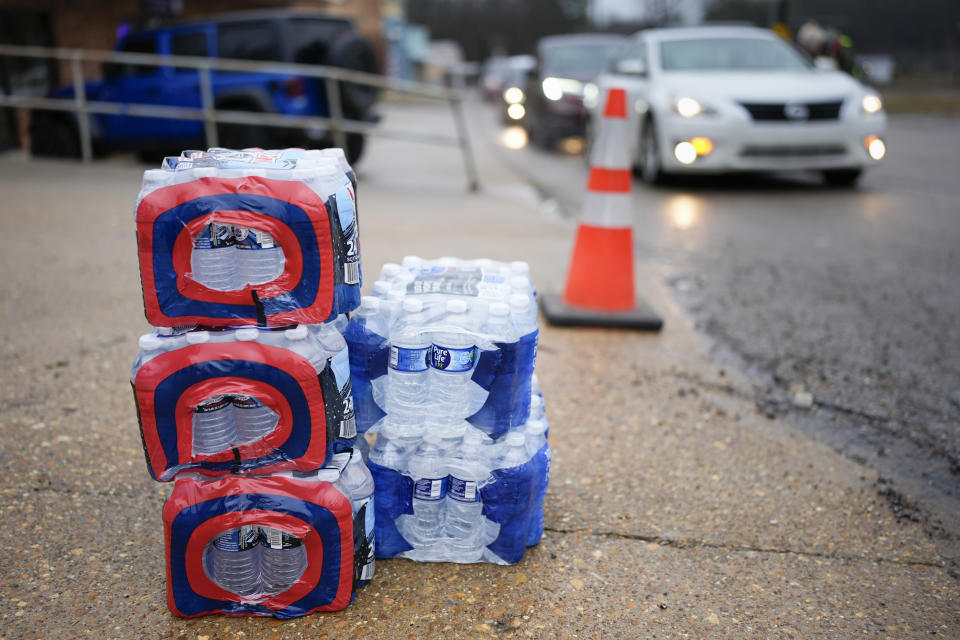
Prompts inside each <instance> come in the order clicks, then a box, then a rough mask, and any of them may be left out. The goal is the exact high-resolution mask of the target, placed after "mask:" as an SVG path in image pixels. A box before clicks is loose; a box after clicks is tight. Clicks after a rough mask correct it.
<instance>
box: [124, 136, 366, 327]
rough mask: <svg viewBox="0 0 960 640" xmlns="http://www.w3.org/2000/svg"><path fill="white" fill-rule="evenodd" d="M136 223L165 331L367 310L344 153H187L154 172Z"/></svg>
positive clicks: (148, 299)
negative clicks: (362, 296) (362, 299)
mask: <svg viewBox="0 0 960 640" xmlns="http://www.w3.org/2000/svg"><path fill="white" fill-rule="evenodd" d="M135 214H136V221H137V243H138V246H139V253H140V275H141V281H142V283H143V292H144V304H145V311H146V315H147V320H148V321H149V322H150V323H151V324H153V325H155V326H178V325H190V324H202V325H208V326H222V325H224V324H232V325H245V324H261V325H265V326H279V325H284V324H292V323H319V322H325V321H328V320H330V319H332V318H334V317H336V316H338V315H340V314H343V313H347V312H349V311H352V310H353V309H355V308H356V307H357V306H358V305H359V303H360V281H361V273H360V244H359V238H358V234H357V217H356V176H355V174H354V172H353V170H352V169H351V168H350V166H349V165H348V164H347V162H346V158H345V157H344V156H343V154H342V152H341V151H340V150H339V149H323V150H318V149H312V150H305V149H283V150H262V149H246V150H241V151H235V150H231V149H220V148H215V149H210V150H208V151H184V152H183V153H182V154H181V155H180V156H179V157H169V158H165V159H164V161H163V164H162V166H161V167H160V168H158V169H150V170H148V171H146V172H145V174H144V179H143V186H142V188H141V190H140V193H139V195H138V198H137V203H136V207H135Z"/></svg>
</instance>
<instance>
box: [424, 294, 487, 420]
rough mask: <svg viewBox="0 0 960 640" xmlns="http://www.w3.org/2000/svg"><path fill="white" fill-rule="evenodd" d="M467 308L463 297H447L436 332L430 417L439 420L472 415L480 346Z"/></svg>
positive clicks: (459, 418) (433, 348)
mask: <svg viewBox="0 0 960 640" xmlns="http://www.w3.org/2000/svg"><path fill="white" fill-rule="evenodd" d="M467 309H468V308H467V303H466V302H465V301H463V300H460V299H458V298H453V299H450V300H448V301H447V303H446V313H445V314H444V316H443V317H442V319H441V320H440V327H439V329H438V330H437V331H436V332H435V333H434V334H433V340H432V342H433V345H432V347H431V353H430V397H431V400H432V402H433V410H432V412H431V415H430V419H431V421H432V422H434V423H436V424H449V423H455V422H460V421H461V420H464V419H465V418H467V417H468V416H469V415H470V413H469V412H470V386H471V384H472V383H471V382H470V377H471V376H472V375H473V367H474V366H475V365H476V362H477V346H476V338H475V336H474V334H473V332H471V331H470V327H469V325H468V322H469V319H470V317H469V315H468V314H467Z"/></svg>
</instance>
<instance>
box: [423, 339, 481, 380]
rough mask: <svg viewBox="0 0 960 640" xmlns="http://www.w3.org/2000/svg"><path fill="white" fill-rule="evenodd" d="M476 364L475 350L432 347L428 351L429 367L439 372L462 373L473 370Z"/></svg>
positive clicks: (474, 348)
mask: <svg viewBox="0 0 960 640" xmlns="http://www.w3.org/2000/svg"><path fill="white" fill-rule="evenodd" d="M476 362H477V348H476V347H475V346H474V347H467V348H465V349H448V348H447V347H441V346H438V345H433V347H432V348H431V349H430V366H431V367H433V368H434V369H439V370H440V371H448V372H450V373H462V372H464V371H470V369H473V365H474V364H476Z"/></svg>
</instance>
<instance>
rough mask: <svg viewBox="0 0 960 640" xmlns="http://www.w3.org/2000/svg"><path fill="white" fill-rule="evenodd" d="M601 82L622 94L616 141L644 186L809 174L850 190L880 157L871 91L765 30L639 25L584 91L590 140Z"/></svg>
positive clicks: (879, 111) (882, 118)
mask: <svg viewBox="0 0 960 640" xmlns="http://www.w3.org/2000/svg"><path fill="white" fill-rule="evenodd" d="M609 87H622V88H624V89H626V91H627V95H628V105H630V108H628V110H627V111H628V118H629V125H630V128H629V131H630V135H628V137H627V140H626V144H627V145H628V147H629V153H630V158H631V160H632V162H633V164H634V166H635V167H636V168H638V169H639V171H640V175H641V177H642V178H643V179H644V180H646V181H648V182H651V183H653V182H658V181H660V180H661V179H662V178H663V177H664V176H665V175H668V174H679V173H722V172H728V171H781V170H814V171H820V172H822V173H823V176H824V179H825V180H826V182H827V183H828V184H832V185H852V184H853V183H855V182H856V181H857V179H858V178H859V177H860V174H861V172H862V171H863V169H864V168H867V167H869V166H871V165H874V164H876V163H877V162H879V161H880V160H881V159H882V158H883V156H884V155H885V154H886V145H885V143H884V139H883V136H884V132H885V129H886V115H885V113H884V111H883V105H882V103H881V101H880V97H879V96H878V95H877V94H876V93H875V92H874V91H873V90H871V89H869V88H867V87H866V86H864V85H862V84H860V83H859V82H858V81H857V80H855V79H854V78H852V77H851V76H849V75H847V74H846V73H843V72H841V71H837V70H835V69H824V68H821V66H820V65H814V64H813V63H811V62H810V61H809V60H808V59H807V58H805V57H804V56H803V55H802V54H801V53H799V51H798V50H796V49H795V48H794V47H793V46H792V45H791V44H789V43H788V42H786V41H784V40H782V39H781V38H780V37H779V36H777V35H775V34H774V33H772V32H771V31H768V30H766V29H759V28H754V27H728V26H724V27H721V26H715V27H709V26H705V27H690V28H675V29H651V30H646V31H641V32H640V33H638V34H637V35H636V36H635V38H634V40H633V42H632V43H631V44H630V45H628V46H627V47H626V48H625V49H624V50H623V51H621V53H620V55H619V56H617V57H615V58H614V60H613V61H612V63H611V65H610V67H609V70H608V71H606V72H605V73H603V74H602V75H601V76H600V77H599V78H598V79H597V82H596V85H589V86H587V87H586V88H585V101H587V102H588V105H589V106H591V107H592V109H591V111H592V116H591V118H592V123H591V127H590V129H591V131H590V134H589V135H591V136H592V135H594V134H595V131H596V123H597V118H598V117H599V116H600V115H601V113H602V111H603V104H602V103H603V101H604V98H605V96H606V90H607V89H608V88H609ZM591 142H592V141H591Z"/></svg>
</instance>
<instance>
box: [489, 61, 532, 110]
mask: <svg viewBox="0 0 960 640" xmlns="http://www.w3.org/2000/svg"><path fill="white" fill-rule="evenodd" d="M536 66H537V59H536V58H534V57H533V56H530V55H522V56H510V57H509V58H507V67H506V70H505V72H504V75H503V82H502V83H501V88H502V91H501V92H500V95H499V96H498V98H497V99H498V100H499V101H500V102H499V103H500V106H501V118H502V120H503V122H504V123H506V124H521V123H522V122H523V119H524V118H525V117H526V115H527V108H526V106H525V103H526V101H527V94H526V89H527V85H528V83H529V79H530V73H531V72H532V71H533V69H534V68H535V67H536Z"/></svg>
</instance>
